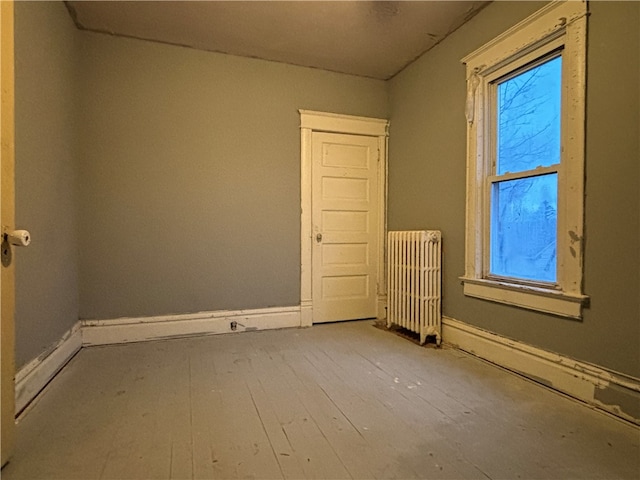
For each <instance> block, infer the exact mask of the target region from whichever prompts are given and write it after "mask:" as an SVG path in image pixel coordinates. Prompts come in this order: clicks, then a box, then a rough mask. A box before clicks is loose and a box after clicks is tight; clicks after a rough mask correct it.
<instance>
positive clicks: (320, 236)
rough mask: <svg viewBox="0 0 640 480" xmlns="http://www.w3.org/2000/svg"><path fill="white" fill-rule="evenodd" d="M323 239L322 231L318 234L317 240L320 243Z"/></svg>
mask: <svg viewBox="0 0 640 480" xmlns="http://www.w3.org/2000/svg"><path fill="white" fill-rule="evenodd" d="M321 241H322V234H321V233H318V234H317V235H316V242H318V243H320V242H321Z"/></svg>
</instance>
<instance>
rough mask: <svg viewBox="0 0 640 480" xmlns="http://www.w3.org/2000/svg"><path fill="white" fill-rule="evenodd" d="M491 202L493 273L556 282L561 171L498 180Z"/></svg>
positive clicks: (491, 268)
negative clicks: (557, 224)
mask: <svg viewBox="0 0 640 480" xmlns="http://www.w3.org/2000/svg"><path fill="white" fill-rule="evenodd" d="M491 205H492V208H491V210H492V211H491V235H490V237H491V261H490V265H491V267H490V270H491V273H492V274H494V275H499V276H504V277H513V278H521V279H526V280H538V281H543V282H555V281H556V236H557V228H556V221H557V211H558V175H557V174H556V173H553V174H549V175H542V176H539V177H530V178H523V179H518V180H508V181H504V182H497V183H495V184H493V189H492V194H491Z"/></svg>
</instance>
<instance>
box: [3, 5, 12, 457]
mask: <svg viewBox="0 0 640 480" xmlns="http://www.w3.org/2000/svg"><path fill="white" fill-rule="evenodd" d="M13 31H14V29H13V2H7V1H2V2H0V38H1V39H2V42H1V43H0V45H1V48H0V60H1V68H0V91H1V92H2V93H1V94H0V104H1V107H0V126H1V128H0V139H1V142H0V143H2V148H0V167H1V168H0V170H1V175H0V180H1V181H0V184H1V185H2V186H1V188H0V193H1V196H0V199H1V201H0V220H1V222H0V223H1V224H2V225H3V226H8V227H11V228H13V222H14V196H13V190H14V187H15V181H14V161H15V158H14V157H15V145H14V138H15V132H14V128H15V122H14V40H13ZM0 233H2V232H0ZM2 248H3V249H4V248H10V247H8V246H6V245H4V244H3V245H2ZM14 278H15V277H14V268H13V266H9V267H5V266H2V264H0V283H2V289H1V291H0V292H1V293H0V365H1V367H2V368H1V371H2V375H1V379H0V394H1V398H0V407H1V408H0V410H1V413H2V416H1V417H0V418H1V421H0V431H1V435H0V437H1V438H0V464H1V465H0V466H4V465H5V464H6V463H7V461H8V460H9V458H10V457H11V455H12V454H13V448H14V431H15V420H14V418H15V390H14V375H15V355H14V348H15V347H14V346H15V340H14V319H13V314H14V288H15V280H14Z"/></svg>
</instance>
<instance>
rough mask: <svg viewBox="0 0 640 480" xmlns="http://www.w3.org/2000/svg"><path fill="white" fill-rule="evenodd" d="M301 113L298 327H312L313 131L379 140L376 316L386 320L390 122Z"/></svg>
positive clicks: (348, 116)
mask: <svg viewBox="0 0 640 480" xmlns="http://www.w3.org/2000/svg"><path fill="white" fill-rule="evenodd" d="M298 112H299V113H300V198H301V205H300V207H301V208H300V325H301V326H303V327H310V326H311V325H312V324H313V291H312V283H313V261H312V260H313V258H312V255H313V253H312V252H313V217H312V209H311V207H312V205H311V200H312V183H311V182H312V178H311V177H312V175H311V172H312V167H313V164H312V147H311V136H312V134H313V132H327V133H338V134H351V135H363V136H369V137H377V139H378V152H379V161H378V252H377V255H378V271H377V275H376V276H377V279H376V285H377V286H376V292H377V316H378V318H385V316H386V304H387V296H386V293H387V286H386V275H384V272H385V268H384V267H385V254H384V252H385V246H386V233H387V168H388V166H387V156H388V155H387V153H388V138H389V120H386V119H382V118H370V117H357V116H353V115H341V114H337V113H327V112H317V111H313V110H298Z"/></svg>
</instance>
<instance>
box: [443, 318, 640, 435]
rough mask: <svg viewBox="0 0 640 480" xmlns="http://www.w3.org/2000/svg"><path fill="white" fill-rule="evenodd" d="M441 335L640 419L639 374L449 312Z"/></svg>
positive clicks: (529, 375)
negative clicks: (527, 340) (569, 354)
mask: <svg viewBox="0 0 640 480" xmlns="http://www.w3.org/2000/svg"><path fill="white" fill-rule="evenodd" d="M442 339H443V341H444V342H446V343H448V344H451V345H453V346H455V347H457V348H459V349H460V350H463V351H465V352H468V353H471V354H472V355H475V356H477V357H480V358H482V359H484V360H487V361H489V362H491V363H494V364H496V365H499V366H501V367H504V368H506V369H508V370H511V371H513V372H516V373H518V374H520V375H523V376H525V377H527V378H529V379H531V380H534V381H536V382H538V383H541V384H543V385H545V386H548V387H550V388H553V389H555V390H558V391H560V392H562V393H564V394H567V395H569V396H571V397H574V398H576V399H578V400H581V401H583V402H586V403H588V404H590V405H592V406H595V407H597V408H600V409H602V410H605V411H606V412H609V413H611V414H613V415H616V416H618V417H620V418H623V419H625V420H627V421H630V422H632V423H635V424H637V425H640V379H638V378H635V377H631V376H629V375H625V374H621V373H618V372H613V371H611V370H607V369H606V368H603V367H600V366H597V365H593V364H589V363H586V362H581V361H578V360H575V359H572V358H569V357H566V356H563V355H559V354H556V353H552V352H549V351H547V350H543V349H541V348H537V347H534V346H531V345H527V344H525V343H522V342H518V341H515V340H511V339H508V338H506V337H503V336H501V335H497V334H495V333H492V332H489V331H486V330H483V329H481V328H478V327H475V326H473V325H469V324H467V323H464V322H461V321H459V320H455V319H453V318H450V317H443V319H442Z"/></svg>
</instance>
